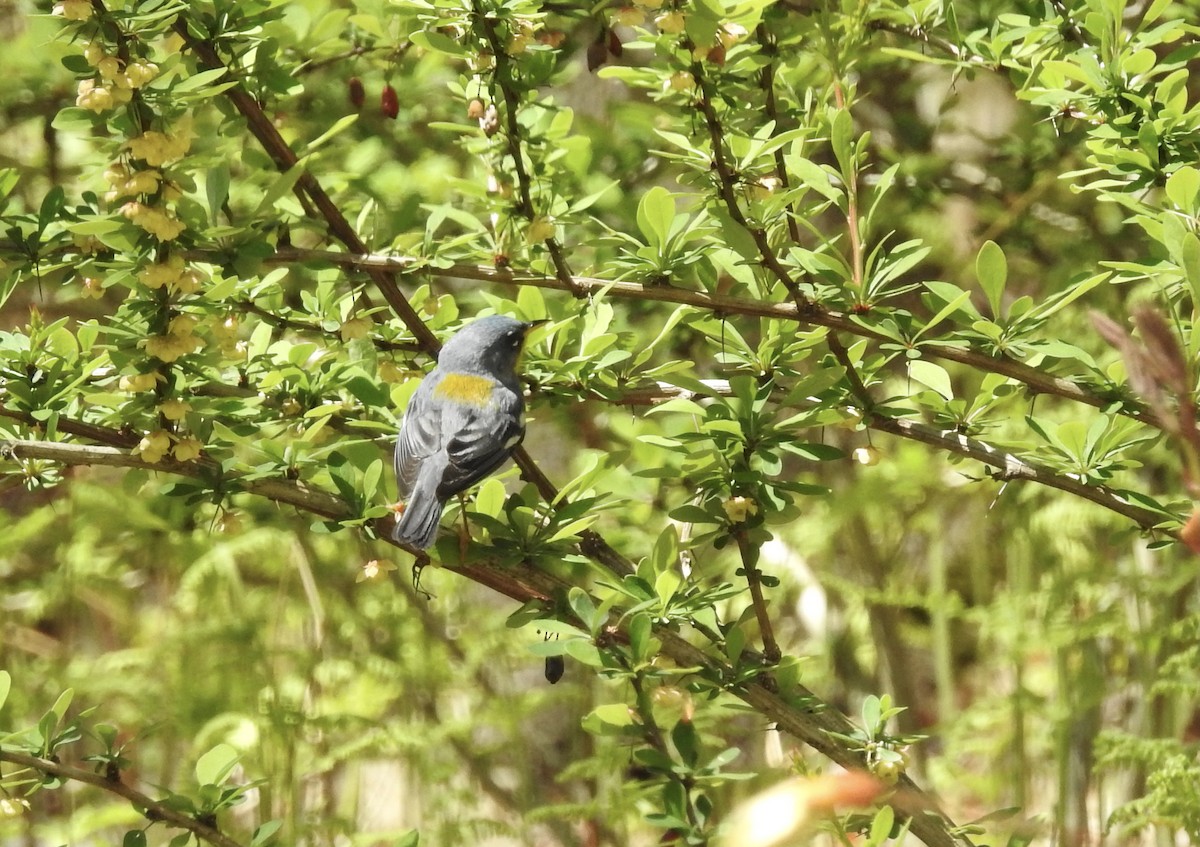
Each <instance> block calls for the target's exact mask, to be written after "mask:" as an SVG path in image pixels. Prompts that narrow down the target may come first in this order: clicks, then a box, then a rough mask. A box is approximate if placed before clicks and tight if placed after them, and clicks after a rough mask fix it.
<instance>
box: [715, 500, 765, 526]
mask: <svg viewBox="0 0 1200 847" xmlns="http://www.w3.org/2000/svg"><path fill="white" fill-rule="evenodd" d="M721 508H722V509H724V510H725V514H726V515H727V516H728V517H729V522H730V523H742V522H743V521H745V520H746V518H748V517H750V516H751V515H757V514H758V504H757V503H755V502H754V501H753V500H751V499H750V498H749V497H730V498H729V499H728V500H726V501H725V502H724V503H722V504H721Z"/></svg>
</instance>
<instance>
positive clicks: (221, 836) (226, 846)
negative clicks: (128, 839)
mask: <svg viewBox="0 0 1200 847" xmlns="http://www.w3.org/2000/svg"><path fill="white" fill-rule="evenodd" d="M0 762H11V763H12V764H14V765H17V766H18V767H22V768H28V769H30V770H34V771H38V772H39V773H44V774H50V775H51V776H57V777H59V778H61V779H69V780H72V781H74V782H82V783H86V784H87V785H94V786H96V787H97V788H101V789H103V790H105V791H107V792H109V793H110V794H116V795H117V796H118V797H124V798H125V799H126V800H128V801H129V802H130V803H132V804H133V805H134V807H135V808H137V809H138V810H139V811H140V812H141V813H142V814H143V815H145V816H146V819H147V820H150V821H162V822H163V823H167V824H170V825H171V826H175V827H179V828H180V829H186V830H188V831H189V832H191V833H192V834H193V835H194V836H196V837H197V838H201V839H203V840H205V841H207V842H208V843H209V844H215V845H216V847H242V844H241V842H239V841H235V840H234V839H232V838H230V837H229V836H228V835H226V834H225V833H223V832H221V831H220V830H219V829H217V828H216V827H213V826H209V825H208V824H206V823H201V822H200V821H198V820H196V819H195V818H193V817H191V816H190V815H186V814H184V813H183V812H180V811H177V810H175V809H173V808H171V807H170V806H169V805H167V804H166V803H160V802H159V801H157V800H155V799H153V798H152V797H150V796H149V795H147V794H143V793H142V792H141V791H138V790H137V789H136V788H133V787H131V786H129V785H126V784H125V783H123V782H121V781H120V780H113V779H109V778H108V777H106V776H104V775H103V774H98V773H96V772H95V771H89V770H84V769H83V768H77V767H74V766H72V765H63V764H60V763H58V762H54V761H51V760H50V759H42V758H39V757H37V756H30V755H28V754H25V753H18V752H16V751H15V750H5V749H0Z"/></svg>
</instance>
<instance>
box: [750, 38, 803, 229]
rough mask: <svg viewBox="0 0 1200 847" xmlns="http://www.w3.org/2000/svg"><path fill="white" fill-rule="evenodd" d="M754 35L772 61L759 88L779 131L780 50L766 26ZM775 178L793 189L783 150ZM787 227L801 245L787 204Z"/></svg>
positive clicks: (796, 223)
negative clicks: (777, 68)
mask: <svg viewBox="0 0 1200 847" xmlns="http://www.w3.org/2000/svg"><path fill="white" fill-rule="evenodd" d="M754 35H755V37H757V38H758V43H759V46H760V48H761V51H762V53H763V55H765V56H767V57H768V58H769V59H770V61H768V62H766V63H765V64H764V65H763V69H762V72H761V73H760V75H759V87H760V88H762V92H763V100H764V102H763V111H764V112H765V113H766V116H767V120H769V121H772V122H774V124H775V131H776V132H778V131H779V106H778V104H777V103H776V102H775V62H774V59H775V57H776V56H778V55H779V48H778V47H777V45H776V42H775V36H774V35H773V34H772V33H771V30H770V28H769V27H768V26H767V25H766V24H761V23H760V24H759V25H758V26H757V27H755V28H754ZM775 178H776V179H777V180H779V186H780V188H782V189H783V190H784V191H787V190H788V189H789V188H791V181H790V179H789V177H788V170H787V160H786V159H785V157H784V153H783V148H782V147H776V148H775ZM787 225H788V234H789V235H790V236H791V238H792V243H794V244H799V243H800V222H799V221H798V220H796V210H795V209H794V208H793V206H792V204H791V203H788V204H787Z"/></svg>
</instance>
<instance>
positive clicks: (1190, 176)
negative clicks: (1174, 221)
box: [1167, 165, 1200, 215]
mask: <svg viewBox="0 0 1200 847" xmlns="http://www.w3.org/2000/svg"><path fill="white" fill-rule="evenodd" d="M1197 194H1200V170H1197V169H1196V168H1194V167H1191V166H1190V165H1185V166H1184V167H1182V168H1180V169H1179V170H1177V171H1175V173H1173V174H1171V175H1170V176H1169V177H1167V197H1168V198H1170V200H1171V202H1172V203H1174V204H1175V205H1176V206H1178V207H1179V208H1180V209H1181V210H1182V211H1183V213H1184V214H1187V215H1194V214H1195V213H1196V195H1197Z"/></svg>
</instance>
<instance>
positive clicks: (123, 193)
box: [104, 162, 162, 203]
mask: <svg viewBox="0 0 1200 847" xmlns="http://www.w3.org/2000/svg"><path fill="white" fill-rule="evenodd" d="M104 179H105V181H107V182H108V184H109V185H111V186H112V191H109V192H108V193H107V194H105V195H104V199H106V200H108V201H109V202H110V203H111V202H112V201H114V200H119V199H121V198H122V197H135V196H137V195H140V194H153V193H155V192H156V191H158V187H159V185H160V184H162V174H161V173H159V172H158V171H156V170H146V171H131V170H130V169H129V166H128V165H126V164H124V163H123V162H113V163H112V164H111V165H109V166H108V169H107V170H105V171H104Z"/></svg>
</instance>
